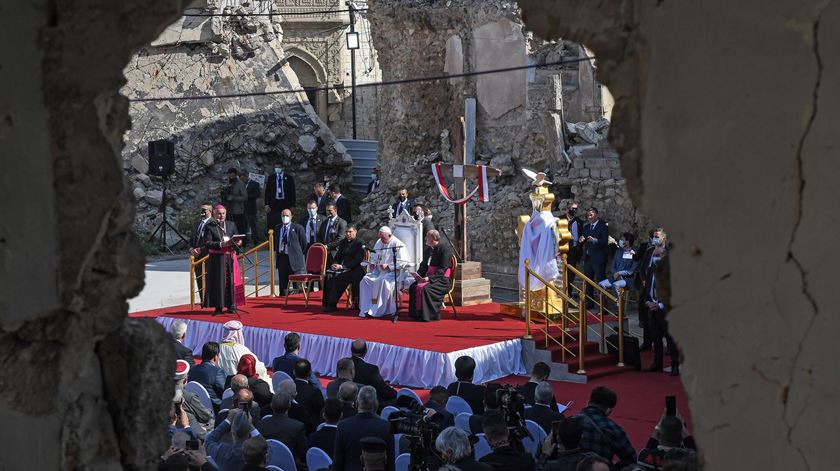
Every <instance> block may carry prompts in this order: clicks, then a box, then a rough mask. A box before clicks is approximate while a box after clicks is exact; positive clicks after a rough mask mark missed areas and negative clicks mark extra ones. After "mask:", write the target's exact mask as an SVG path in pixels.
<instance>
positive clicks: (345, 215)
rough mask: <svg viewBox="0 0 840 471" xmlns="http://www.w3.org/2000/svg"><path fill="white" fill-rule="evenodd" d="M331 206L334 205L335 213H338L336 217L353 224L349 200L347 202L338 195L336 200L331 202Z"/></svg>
mask: <svg viewBox="0 0 840 471" xmlns="http://www.w3.org/2000/svg"><path fill="white" fill-rule="evenodd" d="M333 204H335V212H336V213H338V217H340V218H341V219H344V220H345V221H347V222H353V216H352V215H351V212H352V211H351V208H350V200H348V199H347V197H346V196H344V195H339V196H338V199H335V200H333Z"/></svg>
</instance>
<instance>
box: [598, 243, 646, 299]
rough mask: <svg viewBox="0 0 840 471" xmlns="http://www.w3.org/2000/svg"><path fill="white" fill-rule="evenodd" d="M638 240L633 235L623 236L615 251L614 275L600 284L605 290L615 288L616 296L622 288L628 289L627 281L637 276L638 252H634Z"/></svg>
mask: <svg viewBox="0 0 840 471" xmlns="http://www.w3.org/2000/svg"><path fill="white" fill-rule="evenodd" d="M635 240H636V238H635V237H633V234H631V233H629V232H625V233H624V234H622V235H621V240H619V241H618V250H616V251H615V256H614V257H613V262H612V274H611V275H610V276H608V277H607V278H605V279H604V280H601V281H600V282H598V284H599V285H601V287H602V288H604V289H610V288H613V289H614V290H615V294H616V296H618V291H619V290H620V289H621V288H625V287H627V280H632V279H633V277H634V276H636V265H637V264H638V263H637V262H636V260H635V256H636V252H635V251H633V242H634V241H635Z"/></svg>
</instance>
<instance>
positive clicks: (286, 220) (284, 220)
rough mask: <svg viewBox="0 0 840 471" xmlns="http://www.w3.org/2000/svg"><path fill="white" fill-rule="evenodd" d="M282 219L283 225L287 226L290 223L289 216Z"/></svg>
mask: <svg viewBox="0 0 840 471" xmlns="http://www.w3.org/2000/svg"><path fill="white" fill-rule="evenodd" d="M282 219H283V224H288V223H290V222H292V218H291V216H283V218H282Z"/></svg>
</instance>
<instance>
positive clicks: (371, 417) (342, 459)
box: [333, 386, 394, 471]
mask: <svg viewBox="0 0 840 471" xmlns="http://www.w3.org/2000/svg"><path fill="white" fill-rule="evenodd" d="M376 396H377V392H376V389H374V388H373V387H372V386H364V387H362V389H360V390H359V396H358V398H357V399H356V404H357V407H358V410H359V411H358V413H357V414H356V415H354V416H353V417H350V418H347V419H344V420H342V421H341V422H339V423H338V430H337V431H336V436H335V456H334V461H333V469H343V470H345V471H362V470H363V469H364V467H363V466H362V462H361V459H360V457H361V455H362V446H361V443H360V442H361V440H362V439H363V438H369V437H376V438H381V439H382V440H383V441H385V447H386V448H385V452H386V453H387V456H388V458H387V465H386V469H387V470H388V471H392V470H393V469H394V436H393V435H391V426H390V424H389V423H388V421H387V420H385V419H382V418H380V417H379V416H378V415H376V410H377V409H378V407H379V404H378V403H377V400H376Z"/></svg>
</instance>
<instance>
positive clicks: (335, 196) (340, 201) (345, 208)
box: [330, 183, 353, 234]
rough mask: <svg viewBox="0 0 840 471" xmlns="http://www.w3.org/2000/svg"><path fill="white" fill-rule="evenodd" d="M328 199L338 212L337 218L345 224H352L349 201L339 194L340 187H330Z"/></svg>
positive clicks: (335, 185) (333, 185) (335, 184)
mask: <svg viewBox="0 0 840 471" xmlns="http://www.w3.org/2000/svg"><path fill="white" fill-rule="evenodd" d="M330 198H332V202H333V204H335V207H336V209H337V210H338V217H340V218H341V219H344V220H345V221H347V222H353V216H352V208H351V206H350V200H348V199H347V197H346V196H344V195H342V194H341V187H339V186H338V183H334V184H332V185H330ZM339 234H340V233H339Z"/></svg>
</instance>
